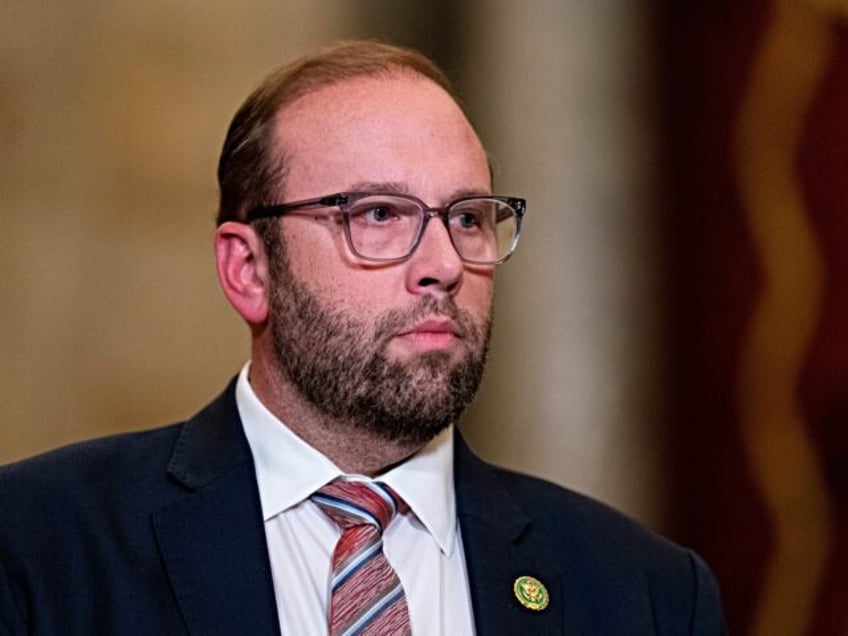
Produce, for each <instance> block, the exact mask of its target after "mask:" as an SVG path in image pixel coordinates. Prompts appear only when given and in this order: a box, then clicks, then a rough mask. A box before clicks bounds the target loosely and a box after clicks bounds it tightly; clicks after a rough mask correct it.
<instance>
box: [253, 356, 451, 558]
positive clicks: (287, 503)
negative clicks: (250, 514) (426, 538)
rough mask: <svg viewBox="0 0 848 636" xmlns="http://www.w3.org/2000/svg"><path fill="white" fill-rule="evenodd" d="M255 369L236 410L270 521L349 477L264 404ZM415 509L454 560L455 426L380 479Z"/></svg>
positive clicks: (266, 518)
mask: <svg viewBox="0 0 848 636" xmlns="http://www.w3.org/2000/svg"><path fill="white" fill-rule="evenodd" d="M249 369H250V363H247V364H246V365H245V366H244V367H243V368H242V370H241V372H240V373H239V377H238V381H237V382H236V405H237V407H238V412H239V416H240V417H241V421H242V426H243V427H244V433H245V436H246V437H247V442H248V444H249V445H250V451H251V453H252V454H253V463H254V464H255V466H256V482H257V485H258V487H259V499H260V502H261V504H262V517H263V519H264V520H265V521H268V520H269V519H271V518H272V517H275V516H276V515H278V514H280V513H282V512H285V511H286V510H288V509H289V508H292V507H294V506H296V505H298V504H300V503H301V502H302V501H304V500H305V499H307V498H308V497H309V496H310V495H311V494H312V493H313V492H315V491H316V490H318V489H319V488H321V486H323V485H325V484H327V483H329V482H331V481H333V480H334V479H337V478H339V477H355V478H357V479H362V477H361V476H353V475H345V474H344V473H342V471H341V470H340V469H339V467H338V466H336V465H335V464H334V463H333V462H332V461H330V459H329V458H327V457H326V456H325V455H324V454H322V453H321V452H319V451H317V450H316V449H314V448H313V447H312V446H310V445H309V444H307V443H306V442H305V441H303V440H302V439H301V438H300V437H298V436H297V435H295V434H294V433H293V432H292V431H291V430H290V429H289V428H288V427H287V426H286V425H285V424H284V423H283V422H281V421H280V420H279V419H278V418H277V417H276V416H275V415H274V414H272V413H271V412H270V411H269V410H268V409H267V408H266V407H265V405H264V404H262V402H261V401H260V400H259V398H258V397H257V395H256V393H255V392H254V391H253V388H252V387H251V386H250V381H249V379H248V378H249ZM379 481H381V482H383V483H386V484H388V485H389V486H391V487H392V488H393V489H394V490H395V492H397V493H398V495H400V496H401V497H402V498H403V500H404V501H405V502H406V503H407V504H408V505H409V507H410V509H411V510H412V512H413V513H414V514H415V516H416V517H417V518H418V520H419V521H420V522H421V523H422V524H423V525H424V527H425V528H426V529H427V531H428V532H429V533H430V534H431V535H432V537H433V539H434V540H435V541H436V543H437V544H438V546H439V548H440V549H441V550H442V552H444V553H445V554H447V555H450V554H451V553H452V552H453V550H454V547H455V543H456V498H455V493H454V483H453V426H450V427H448V428H447V429H446V430H444V431H442V432H441V433H440V434H439V435H437V436H436V437H435V438H434V439H433V440H431V441H430V442H429V443H428V444H427V445H426V446H425V447H424V448H422V449H421V450H420V451H418V452H417V453H416V454H415V455H413V456H412V457H410V458H409V459H407V460H406V461H405V462H403V463H401V464H399V465H397V466H395V467H394V468H392V469H391V470H390V471H388V472H387V473H385V474H383V475H381V476H380V477H379Z"/></svg>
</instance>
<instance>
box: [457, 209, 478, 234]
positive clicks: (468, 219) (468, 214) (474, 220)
mask: <svg viewBox="0 0 848 636" xmlns="http://www.w3.org/2000/svg"><path fill="white" fill-rule="evenodd" d="M454 218H456V223H457V225H459V227H461V228H462V229H463V230H470V229H473V228H475V227H479V226H480V213H479V212H474V211H470V210H465V211H463V212H461V213H459V214H457V215H456V217H454Z"/></svg>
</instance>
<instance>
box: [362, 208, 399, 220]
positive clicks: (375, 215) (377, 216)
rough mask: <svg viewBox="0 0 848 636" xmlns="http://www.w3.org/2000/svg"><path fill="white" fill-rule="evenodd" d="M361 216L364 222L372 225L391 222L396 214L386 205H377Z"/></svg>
mask: <svg viewBox="0 0 848 636" xmlns="http://www.w3.org/2000/svg"><path fill="white" fill-rule="evenodd" d="M362 216H363V217H364V220H365V221H371V222H372V223H385V222H386V221H390V220H392V218H394V217H396V216H397V214H396V213H395V212H394V210H392V208H391V207H389V206H388V205H377V206H374V207H372V208H369V209H368V210H366V211H365V212H364V213H363V214H362Z"/></svg>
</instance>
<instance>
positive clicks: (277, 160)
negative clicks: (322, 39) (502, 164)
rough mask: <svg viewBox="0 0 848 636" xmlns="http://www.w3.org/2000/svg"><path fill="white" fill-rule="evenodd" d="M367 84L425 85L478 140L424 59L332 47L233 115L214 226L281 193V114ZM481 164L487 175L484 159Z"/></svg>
mask: <svg viewBox="0 0 848 636" xmlns="http://www.w3.org/2000/svg"><path fill="white" fill-rule="evenodd" d="M367 78H374V79H380V78H385V79H392V78H411V79H420V80H422V81H427V80H429V81H430V82H431V83H432V84H434V85H436V86H437V87H439V88H441V89H442V90H443V91H444V92H445V93H446V94H447V96H448V97H449V98H450V99H451V100H452V101H453V102H454V103H455V104H456V106H457V108H458V109H459V111H460V112H461V113H462V115H463V116H464V117H465V119H466V121H467V122H468V124H469V126H470V127H471V130H472V131H473V132H474V134H475V135H476V136H477V137H478V139H479V135H478V134H477V131H476V129H475V127H474V125H473V124H472V123H471V121H470V118H469V117H468V114H467V112H466V110H465V108H464V106H463V104H462V101H461V100H460V99H459V96H458V95H457V93H456V91H455V90H454V88H453V86H452V84H451V82H450V80H449V79H448V77H447V75H446V74H445V73H444V72H443V71H442V70H441V68H439V66H438V65H436V63H435V62H433V61H432V60H431V59H430V58H429V57H427V56H426V55H424V54H423V53H421V52H420V51H417V50H415V49H411V48H407V47H402V46H396V45H392V44H385V43H382V42H376V41H373V40H348V41H342V42H338V43H336V44H333V45H330V46H327V47H324V48H322V49H319V50H317V51H315V52H313V53H310V54H307V55H304V56H301V57H299V58H296V59H295V60H292V61H291V62H289V63H288V64H285V65H283V66H280V67H278V68H276V69H275V70H272V71H271V72H270V73H268V74H267V75H266V76H265V78H264V79H263V80H262V81H261V82H260V83H259V85H258V86H257V87H256V88H255V89H254V90H253V91H252V92H251V94H250V96H249V97H248V98H247V100H246V101H245V102H244V103H243V104H242V105H241V107H240V108H239V110H238V111H237V113H236V115H235V116H234V118H233V121H232V122H231V123H230V128H229V130H228V132H227V137H226V139H225V141H224V147H223V149H222V153H221V157H220V158H219V165H218V180H219V184H220V187H221V202H220V207H219V215H218V223H221V222H223V221H224V220H227V219H235V218H239V216H240V214H241V213H243V212H244V210H245V209H247V208H249V207H250V206H251V205H256V204H259V203H262V200H263V198H267V195H268V191H269V190H270V189H277V190H280V189H282V187H283V183H284V181H285V177H286V173H287V161H288V159H289V158H288V157H287V156H286V155H287V149H286V148H282V147H279V146H277V143H275V142H278V141H279V140H278V139H277V138H276V136H275V135H274V134H273V132H272V131H274V130H275V129H278V126H279V124H280V122H281V120H283V119H284V117H285V115H284V111H286V110H287V109H288V108H289V107H290V106H293V105H295V103H296V102H298V101H299V100H300V99H301V98H303V97H305V96H307V95H309V94H311V93H315V92H318V91H320V90H322V89H325V88H330V87H333V86H337V85H339V84H343V83H345V82H348V81H355V80H359V79H367ZM481 145H482V140H481ZM483 148H484V151H485V146H483ZM487 158H488V160H489V166H490V170H491V165H492V162H491V157H489V156H488V153H487ZM260 177H261V178H260Z"/></svg>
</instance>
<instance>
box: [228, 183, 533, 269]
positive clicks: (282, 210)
mask: <svg viewBox="0 0 848 636" xmlns="http://www.w3.org/2000/svg"><path fill="white" fill-rule="evenodd" d="M333 207H335V208H338V209H339V211H340V212H341V214H342V219H343V224H344V232H345V237H346V238H347V243H348V246H349V247H350V249H351V251H352V252H353V253H354V254H355V255H356V256H358V257H359V258H362V259H364V260H369V261H399V260H403V259H406V258H408V257H409V256H411V255H412V253H413V252H414V251H415V248H417V247H418V244H419V243H420V242H421V237H422V236H423V235H424V230H425V229H426V227H427V223H428V222H429V221H430V219H431V218H433V217H436V216H437V217H439V218H441V219H442V222H443V223H444V224H445V227H446V228H447V230H448V235H449V236H450V239H451V242H452V243H453V246H454V248H455V249H456V252H457V254H459V257H460V258H461V259H462V260H463V261H464V262H466V263H472V264H476V265H495V264H497V263H503V262H504V261H505V260H507V259H508V258H509V257H510V256H511V255H512V253H513V252H514V251H515V246H516V245H517V244H518V235H519V233H520V232H521V219H522V218H523V217H524V212H525V209H526V207H527V203H526V201H525V200H524V199H518V198H515V197H502V196H467V197H460V198H458V199H455V200H453V201H451V202H450V203H448V204H447V205H446V206H444V207H441V208H429V207H427V205H426V204H425V203H424V202H423V201H421V199H418V198H417V197H414V196H411V195H408V194H396V193H381V192H341V193H339V194H331V195H329V196H325V197H319V198H317V199H308V200H304V201H294V202H292V203H280V204H278V205H268V206H260V207H257V208H254V209H252V210H250V212H248V213H247V218H246V220H245V222H246V223H250V222H252V221H256V220H258V219H268V218H274V217H279V216H283V215H286V214H288V213H290V212H293V211H295V210H302V209H307V208H333Z"/></svg>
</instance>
